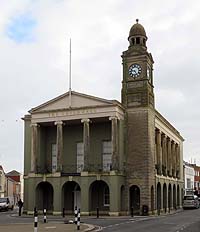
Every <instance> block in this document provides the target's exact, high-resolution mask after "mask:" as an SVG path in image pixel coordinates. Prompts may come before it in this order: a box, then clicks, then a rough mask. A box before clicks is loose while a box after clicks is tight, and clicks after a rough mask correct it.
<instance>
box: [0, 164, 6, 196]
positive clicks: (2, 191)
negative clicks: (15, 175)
mask: <svg viewBox="0 0 200 232" xmlns="http://www.w3.org/2000/svg"><path fill="white" fill-rule="evenodd" d="M5 196H6V174H5V172H4V169H3V167H2V166H1V165H0V197H5Z"/></svg>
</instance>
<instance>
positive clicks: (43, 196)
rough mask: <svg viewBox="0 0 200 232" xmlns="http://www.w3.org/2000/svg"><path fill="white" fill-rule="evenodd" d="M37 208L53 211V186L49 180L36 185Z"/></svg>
mask: <svg viewBox="0 0 200 232" xmlns="http://www.w3.org/2000/svg"><path fill="white" fill-rule="evenodd" d="M35 203H36V204H35V205H36V208H37V209H38V210H43V209H46V210H47V212H52V211H53V187H52V185H51V184H50V183H49V182H41V183H39V184H38V185H37V187H36V201H35Z"/></svg>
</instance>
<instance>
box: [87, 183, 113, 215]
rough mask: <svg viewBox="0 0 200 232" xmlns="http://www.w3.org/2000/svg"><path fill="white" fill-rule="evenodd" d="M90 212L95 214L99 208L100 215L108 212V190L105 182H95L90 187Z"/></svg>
mask: <svg viewBox="0 0 200 232" xmlns="http://www.w3.org/2000/svg"><path fill="white" fill-rule="evenodd" d="M89 194H90V212H91V214H94V213H95V214H96V209H97V208H99V213H100V214H108V212H109V210H110V190H109V186H108V185H107V184H106V182H104V181H102V180H96V181H94V182H93V183H92V184H91V185H90V189H89Z"/></svg>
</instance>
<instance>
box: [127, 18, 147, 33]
mask: <svg viewBox="0 0 200 232" xmlns="http://www.w3.org/2000/svg"><path fill="white" fill-rule="evenodd" d="M138 21H139V20H138V19H136V23H135V24H134V25H133V26H132V27H131V29H130V32H129V37H131V36H144V37H146V32H145V29H144V27H143V26H142V25H141V24H140V23H138Z"/></svg>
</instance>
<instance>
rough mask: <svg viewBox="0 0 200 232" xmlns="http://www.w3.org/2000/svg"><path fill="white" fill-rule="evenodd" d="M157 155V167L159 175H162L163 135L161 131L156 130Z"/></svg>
mask: <svg viewBox="0 0 200 232" xmlns="http://www.w3.org/2000/svg"><path fill="white" fill-rule="evenodd" d="M156 154H157V166H158V172H157V173H158V174H159V175H162V155H161V133H160V130H159V129H157V130H156Z"/></svg>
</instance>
